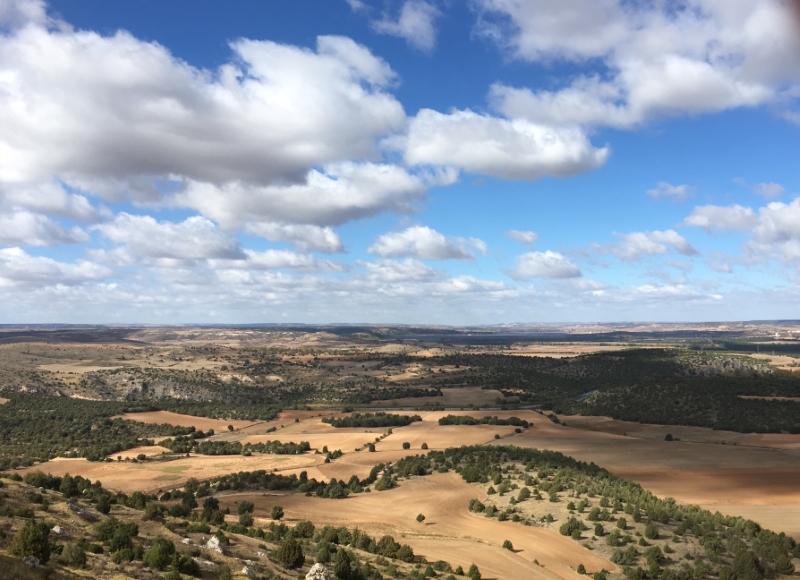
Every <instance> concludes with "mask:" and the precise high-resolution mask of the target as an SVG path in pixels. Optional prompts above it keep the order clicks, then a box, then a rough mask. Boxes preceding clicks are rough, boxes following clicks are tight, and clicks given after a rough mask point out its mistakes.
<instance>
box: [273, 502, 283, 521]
mask: <svg viewBox="0 0 800 580" xmlns="http://www.w3.org/2000/svg"><path fill="white" fill-rule="evenodd" d="M270 517H272V519H273V520H280V519H282V518H283V507H282V506H279V505H274V506H272V511H271V512H270Z"/></svg>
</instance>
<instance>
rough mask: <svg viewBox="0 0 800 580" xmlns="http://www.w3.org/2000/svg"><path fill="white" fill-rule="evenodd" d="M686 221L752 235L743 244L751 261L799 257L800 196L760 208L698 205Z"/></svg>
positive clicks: (789, 259)
mask: <svg viewBox="0 0 800 580" xmlns="http://www.w3.org/2000/svg"><path fill="white" fill-rule="evenodd" d="M684 223H685V224H686V225H690V226H696V227H701V228H703V229H705V230H706V231H741V232H745V233H747V234H748V235H749V236H750V239H749V240H747V241H746V242H745V243H744V245H743V248H744V250H745V253H746V260H747V261H750V262H758V261H764V260H766V259H770V258H778V259H780V260H784V261H795V260H800V197H797V198H795V199H794V200H792V201H791V202H789V203H783V202H778V201H773V202H771V203H769V204H767V205H766V206H764V207H761V208H758V211H755V210H753V208H750V207H743V206H741V205H732V206H715V205H706V206H701V207H696V208H695V209H694V211H693V212H692V213H691V214H690V215H689V216H688V217H687V218H686V219H685V220H684Z"/></svg>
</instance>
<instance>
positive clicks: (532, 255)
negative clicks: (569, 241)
mask: <svg viewBox="0 0 800 580" xmlns="http://www.w3.org/2000/svg"><path fill="white" fill-rule="evenodd" d="M506 273H507V274H508V275H509V276H511V277H512V278H513V279H514V280H526V279H528V278H579V277H580V276H581V271H580V269H579V268H578V266H576V265H575V264H573V263H572V262H570V261H569V259H568V258H566V257H565V256H563V255H561V254H559V253H558V252H551V251H550V250H547V251H546V252H527V253H525V254H522V255H521V256H517V258H516V260H515V264H514V269H513V270H510V271H508V272H506Z"/></svg>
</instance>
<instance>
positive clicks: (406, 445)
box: [403, 441, 411, 449]
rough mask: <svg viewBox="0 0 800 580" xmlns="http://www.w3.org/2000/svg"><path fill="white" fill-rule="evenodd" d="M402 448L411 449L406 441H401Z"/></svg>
mask: <svg viewBox="0 0 800 580" xmlns="http://www.w3.org/2000/svg"><path fill="white" fill-rule="evenodd" d="M403 449H411V443H409V442H408V441H405V442H403Z"/></svg>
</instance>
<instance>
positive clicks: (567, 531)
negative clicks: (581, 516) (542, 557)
mask: <svg viewBox="0 0 800 580" xmlns="http://www.w3.org/2000/svg"><path fill="white" fill-rule="evenodd" d="M582 530H583V524H582V523H581V522H580V520H578V519H577V518H569V519H568V520H567V521H566V522H564V523H563V524H561V527H560V528H558V531H559V533H560V534H561V535H562V536H571V535H572V534H573V532H578V533H579V534H580V532H581V531H582Z"/></svg>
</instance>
